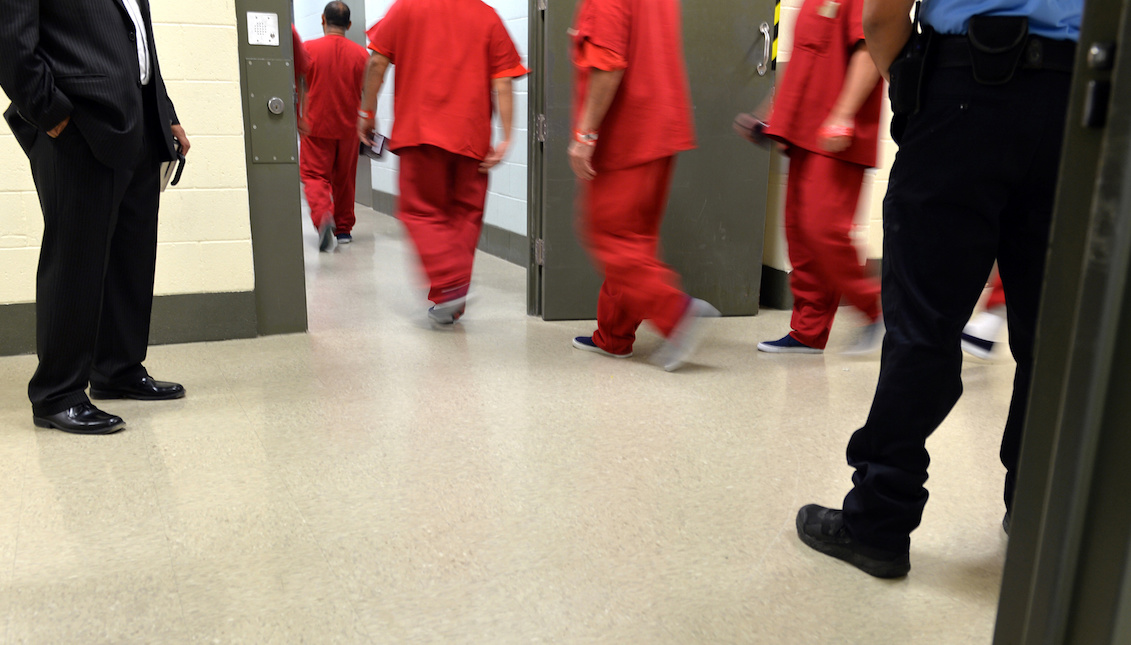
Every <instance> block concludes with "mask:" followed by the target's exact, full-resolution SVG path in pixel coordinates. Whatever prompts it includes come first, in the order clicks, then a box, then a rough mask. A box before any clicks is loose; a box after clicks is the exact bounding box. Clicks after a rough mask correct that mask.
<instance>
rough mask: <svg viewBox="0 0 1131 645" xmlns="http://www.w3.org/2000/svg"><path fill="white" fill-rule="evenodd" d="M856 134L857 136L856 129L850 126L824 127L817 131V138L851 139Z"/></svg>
mask: <svg viewBox="0 0 1131 645" xmlns="http://www.w3.org/2000/svg"><path fill="white" fill-rule="evenodd" d="M854 134H856V128H854V127H852V126H850V125H823V126H821V127H820V129H818V130H817V138H819V139H835V138H837V137H849V138H851V137H852V135H854Z"/></svg>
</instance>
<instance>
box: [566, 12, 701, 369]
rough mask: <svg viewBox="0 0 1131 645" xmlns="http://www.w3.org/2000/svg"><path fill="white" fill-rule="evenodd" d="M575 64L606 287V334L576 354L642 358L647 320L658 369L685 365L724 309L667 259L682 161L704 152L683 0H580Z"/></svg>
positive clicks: (589, 204)
mask: <svg viewBox="0 0 1131 645" xmlns="http://www.w3.org/2000/svg"><path fill="white" fill-rule="evenodd" d="M570 33H571V35H572V36H573V47H572V56H573V62H574V69H575V88H576V91H575V109H574V115H575V116H574V141H573V143H572V144H571V145H570V148H569V157H570V165H571V166H572V168H573V171H574V174H576V175H577V177H578V179H579V180H580V181H579V182H578V186H579V198H578V206H579V211H580V212H579V233H580V235H581V238H582V243H583V244H584V245H585V247H586V248H587V249H588V251H589V253H590V254H591V255H592V256H593V259H594V261H595V262H596V264H597V266H598V268H599V269H600V270H601V271H602V273H604V277H605V281H604V284H602V285H601V293H600V296H599V298H598V302H597V330H596V331H595V332H594V333H593V335H592V336H579V337H577V338H574V340H573V346H574V347H576V348H578V349H582V350H587V351H591V352H596V353H598V354H601V355H603V356H611V357H616V358H627V357H630V356H632V353H633V352H632V347H633V343H634V341H635V340H636V330H637V328H638V327H639V326H640V323H641V322H643V321H645V320H648V321H651V323H652V325H654V326H655V328H656V329H657V330H658V331H659V332H660V334H661V335H662V336H663V337H664V338H665V343H664V345H663V346H662V347H661V349H660V351H659V352H658V353H657V355H656V356H655V359H656V362H657V363H659V364H660V365H662V366H663V367H664V368H665V369H666V370H668V371H671V370H674V369H677V368H679V367H680V366H681V365H683V364H684V363H685V362H686V360H687V359H688V357H689V356H690V354H691V353H692V352H693V351H694V349H695V346H696V344H697V343H698V341H699V337H700V335H701V332H702V331H703V330H702V326H701V325H700V324H699V322H700V321H701V320H702V318H704V317H712V316H717V315H718V314H719V312H718V311H717V310H716V309H715V308H714V307H712V306H711V305H709V304H707V303H706V302H704V301H702V300H698V299H694V298H691V297H690V296H688V295H687V294H686V293H684V292H683V291H682V290H681V289H680V281H679V276H678V275H676V273H675V272H674V271H673V270H672V269H671V268H670V267H668V266H667V265H666V264H664V263H663V262H662V261H661V260H660V259H659V257H658V254H659V246H660V238H659V235H660V223H661V221H662V220H663V216H664V210H665V208H666V206H667V201H668V192H669V189H670V187H671V180H672V172H673V171H674V169H675V157H676V154H677V153H679V152H682V151H684V150H691V149H692V148H694V147H695V134H694V126H693V120H692V115H691V101H690V93H689V89H688V81H687V70H686V66H685V64H684V60H683V41H682V36H681V25H680V4H679V1H678V0H582V2H581V4H580V6H579V7H578V9H577V14H576V16H575V21H574V26H573V29H572V30H571V32H570Z"/></svg>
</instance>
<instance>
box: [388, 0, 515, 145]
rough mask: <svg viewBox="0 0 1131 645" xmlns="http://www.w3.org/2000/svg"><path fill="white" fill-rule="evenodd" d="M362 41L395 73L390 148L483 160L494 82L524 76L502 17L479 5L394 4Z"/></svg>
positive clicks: (444, 1) (406, 0)
mask: <svg viewBox="0 0 1131 645" xmlns="http://www.w3.org/2000/svg"><path fill="white" fill-rule="evenodd" d="M367 35H368V36H369V48H370V49H372V50H373V51H375V52H377V53H379V54H381V55H383V56H385V57H387V58H388V59H389V60H391V61H392V62H393V65H394V66H395V67H394V73H395V76H394V83H395V86H396V91H395V93H394V98H393V114H394V119H393V132H392V134H391V136H390V140H391V144H390V149H391V150H393V151H396V150H399V149H401V148H407V147H409V146H420V145H432V146H437V147H439V148H443V149H444V150H447V151H448V152H452V153H455V154H458V155H464V156H466V157H472V158H474V159H480V160H482V159H483V158H484V157H486V156H487V152H488V151H489V150H490V149H491V111H492V105H491V81H492V79H496V78H508V77H509V78H515V77H519V76H524V75H526V74H527V73H528V72H529V70H527V69H526V68H525V67H523V65H522V57H521V56H519V54H518V50H517V49H515V46H514V43H513V42H512V41H511V38H510V35H509V34H508V33H507V29H506V27H504V26H503V21H502V20H500V19H499V14H497V13H495V10H494V9H492V8H491V7H489V6H488V5H486V4H484V3H483V2H481V1H480V0H397V2H396V3H395V4H394V5H393V6H392V7H391V8H390V9H389V12H388V13H387V14H385V17H384V18H382V19H381V21H380V22H378V23H377V24H376V25H373V27H372V28H370V29H369V32H368V34H367Z"/></svg>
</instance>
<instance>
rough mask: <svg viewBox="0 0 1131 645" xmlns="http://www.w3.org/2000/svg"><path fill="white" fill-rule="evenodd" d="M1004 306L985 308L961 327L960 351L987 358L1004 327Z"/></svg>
mask: <svg viewBox="0 0 1131 645" xmlns="http://www.w3.org/2000/svg"><path fill="white" fill-rule="evenodd" d="M1004 309H1005V308H1004V307H997V308H994V309H987V310H986V311H983V312H982V313H980V314H978V315H977V316H974V317H973V318H972V319H971V320H970V322H968V323H966V326H965V327H964V328H963V329H962V351H964V352H966V353H967V354H970V355H972V356H977V357H978V358H989V357H990V356H991V355H992V354H993V352H994V345H996V344H997V339H998V336H999V335H1000V334H1001V330H1002V328H1003V327H1005V311H1004Z"/></svg>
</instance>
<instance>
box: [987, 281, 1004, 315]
mask: <svg viewBox="0 0 1131 645" xmlns="http://www.w3.org/2000/svg"><path fill="white" fill-rule="evenodd" d="M1004 306H1005V287H1003V286H1001V276H1000V275H997V274H995V275H994V280H993V283H992V286H991V288H990V297H989V298H987V299H986V310H987V311H988V310H990V309H995V308H997V307H1004Z"/></svg>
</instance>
